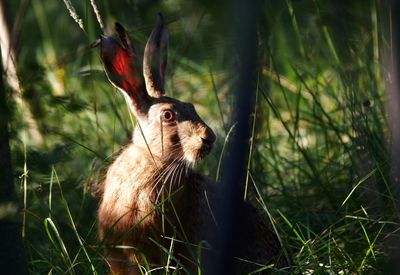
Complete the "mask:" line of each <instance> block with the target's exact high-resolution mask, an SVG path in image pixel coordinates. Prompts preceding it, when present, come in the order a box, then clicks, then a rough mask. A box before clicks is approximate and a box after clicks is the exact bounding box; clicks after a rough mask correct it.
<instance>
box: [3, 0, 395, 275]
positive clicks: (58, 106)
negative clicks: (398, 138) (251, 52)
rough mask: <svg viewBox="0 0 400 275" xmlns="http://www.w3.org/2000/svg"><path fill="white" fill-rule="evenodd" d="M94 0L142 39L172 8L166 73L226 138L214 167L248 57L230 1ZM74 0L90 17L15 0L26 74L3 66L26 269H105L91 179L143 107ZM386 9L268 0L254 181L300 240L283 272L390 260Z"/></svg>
mask: <svg viewBox="0 0 400 275" xmlns="http://www.w3.org/2000/svg"><path fill="white" fill-rule="evenodd" d="M67 2H68V1H67ZM96 3H97V5H98V8H99V11H100V14H101V16H102V19H103V22H104V25H105V31H106V32H108V31H110V30H111V28H112V26H113V24H114V22H115V21H116V20H118V21H119V22H121V23H122V24H123V25H124V26H125V27H127V28H128V31H129V33H130V35H131V36H132V37H133V38H134V39H135V40H136V42H137V45H143V44H144V43H145V41H146V39H147V36H148V34H149V32H150V30H151V28H152V25H153V22H154V19H155V16H156V14H157V12H159V11H162V12H163V13H164V14H165V15H166V16H167V18H168V20H169V21H170V24H169V32H170V47H169V55H170V58H169V65H168V73H167V74H168V77H167V86H166V87H167V90H168V93H169V94H170V95H172V96H174V97H176V98H179V99H180V100H183V101H189V102H193V103H194V104H195V106H196V109H197V111H198V112H199V114H200V115H201V116H202V117H203V118H204V120H205V121H206V122H207V124H209V125H210V126H211V127H212V128H213V129H214V130H215V131H216V133H217V135H218V141H217V146H216V148H215V149H214V151H213V152H212V153H211V155H210V156H209V157H208V158H207V159H206V160H205V161H204V162H203V163H202V164H200V167H199V169H201V170H202V171H204V172H205V173H206V174H208V175H209V176H210V177H212V178H216V179H219V178H220V167H221V166H222V164H221V163H220V160H221V155H222V154H223V152H224V148H225V145H226V144H227V143H229V142H230V138H231V137H232V136H233V135H234V132H235V131H234V124H235V122H234V121H232V119H231V114H232V112H234V111H235V110H233V108H232V106H233V97H232V91H233V90H234V87H232V86H233V83H235V74H232V73H231V72H232V71H233V72H234V71H235V70H236V68H238V66H239V64H238V59H237V48H236V46H235V45H234V44H233V42H232V41H234V40H235V39H234V37H232V36H233V32H232V31H231V30H230V27H231V25H232V21H233V20H235V18H230V17H229V15H230V14H231V13H229V12H225V11H226V10H227V9H229V3H228V2H227V3H226V5H223V4H217V3H219V2H218V1H198V2H196V1H183V0H182V1H181V0H170V1H156V2H153V1H128V0H125V1H106V0H105V1H100V0H97V1H96ZM70 4H71V5H72V6H73V7H74V8H75V10H76V13H77V14H78V15H79V17H80V19H81V20H82V25H83V26H84V30H82V29H81V28H79V26H78V24H77V23H76V22H75V21H74V19H73V18H72V17H71V16H70V15H69V11H68V10H67V8H66V5H65V4H64V3H63V1H61V0H60V1H50V0H48V1H38V0H32V1H29V0H14V1H9V2H7V6H8V9H7V14H8V17H9V21H10V26H9V27H10V28H9V29H10V31H11V41H13V42H16V43H14V44H12V45H13V47H14V50H15V53H16V65H17V68H18V77H19V83H20V88H21V90H22V93H19V91H16V90H15V89H13V86H12V85H10V76H9V75H8V78H6V80H7V79H8V81H9V85H8V86H7V91H6V92H7V99H8V100H7V104H8V108H9V109H10V110H11V117H10V118H9V121H8V126H9V131H10V145H11V154H12V166H13V172H14V181H15V182H16V183H17V184H16V190H17V194H18V198H19V202H20V208H21V217H20V218H21V220H22V221H23V224H22V226H23V228H22V232H23V241H24V246H25V249H26V254H27V261H28V267H29V270H30V271H31V273H32V274H58V273H71V274H86V273H99V274H104V273H105V272H106V271H105V270H106V268H105V265H104V261H103V258H102V256H101V251H102V247H101V244H100V243H99V242H98V240H97V238H96V236H97V235H96V234H97V229H96V211H97V201H96V200H94V199H93V197H92V195H91V189H92V188H91V187H92V186H93V184H96V183H99V182H101V180H102V176H103V173H104V171H105V169H106V167H107V165H108V164H109V163H110V162H111V160H112V159H113V157H114V156H115V154H117V153H118V151H119V149H120V148H121V146H123V145H125V144H127V143H128V142H129V139H130V134H131V129H132V127H133V125H132V123H134V122H132V120H131V118H130V116H129V111H128V108H127V106H126V104H125V102H124V100H123V98H122V96H121V95H120V94H119V93H118V92H117V91H116V90H115V89H114V88H113V87H112V86H111V85H110V84H109V83H108V81H107V79H106V77H105V75H104V73H103V70H102V66H101V63H100V59H99V56H98V52H97V51H96V50H92V49H91V48H90V43H92V42H93V41H95V40H96V38H97V35H98V34H100V33H101V32H102V31H101V29H100V27H99V22H98V20H97V19H96V15H95V13H94V12H93V8H92V6H91V3H90V1H89V0H86V1H71V3H70ZM390 18H391V17H390V9H389V6H388V5H386V4H385V2H384V1H378V0H368V1H364V0H360V1H320V0H315V1H305V0H300V1H291V0H287V1H260V7H259V21H258V25H257V36H258V59H257V60H258V64H257V66H258V67H257V79H256V83H255V86H256V87H257V89H256V96H255V99H254V100H255V102H256V108H255V109H254V112H253V114H252V116H251V118H250V119H251V125H252V133H251V138H250V140H249V143H248V144H249V146H248V151H249V154H250V157H249V161H248V165H247V167H248V171H247V175H246V195H245V196H246V199H248V200H252V201H254V203H255V204H257V205H259V207H260V208H263V209H264V210H265V212H266V213H267V214H268V216H269V217H270V219H271V220H272V221H273V223H274V225H275V227H276V230H277V232H278V234H279V237H280V239H281V241H282V244H283V246H284V249H285V251H287V253H288V254H290V255H292V257H291V263H292V269H290V270H280V271H279V270H278V271H277V272H290V273H294V274H299V273H305V274H311V273H314V272H315V273H317V274H325V273H327V274H350V273H351V274H357V273H360V274H372V273H373V274H379V273H385V274H390V273H392V272H394V268H395V265H394V264H393V263H392V262H391V258H390V255H395V252H396V250H397V248H398V245H399V243H398V228H399V220H398V207H399V201H398V199H397V197H396V193H395V192H394V185H395V184H398V179H397V180H395V179H393V177H392V176H391V159H390V155H391V152H390V150H391V147H390V145H391V135H390V130H389V127H388V125H389V123H388V120H389V117H388V114H387V112H386V110H385V107H386V102H387V92H386V90H387V89H386V86H387V81H390V80H391V77H393V76H392V75H390V73H389V69H388V63H387V62H388V61H389V60H390V50H391V41H392V33H391V32H390V30H391V29H390V26H391V22H390ZM137 50H139V52H140V51H142V50H143V49H141V48H140V47H138V48H137ZM140 55H141V54H140ZM8 72H9V71H8ZM232 129H233V131H232ZM1 209H2V208H0V216H1V211H3V210H1ZM388 272H389V273H388Z"/></svg>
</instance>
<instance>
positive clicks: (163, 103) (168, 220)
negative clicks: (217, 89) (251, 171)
mask: <svg viewBox="0 0 400 275" xmlns="http://www.w3.org/2000/svg"><path fill="white" fill-rule="evenodd" d="M116 30H117V33H118V36H119V40H120V41H117V40H116V39H114V38H112V37H107V36H102V37H101V38H100V40H99V42H98V44H99V45H100V48H101V57H102V60H103V64H104V67H105V70H106V73H107V76H108V78H109V80H110V81H111V82H112V83H113V84H114V86H116V87H117V88H118V89H119V90H121V91H122V92H123V94H124V96H125V98H126V100H127V102H128V103H129V106H130V107H131V111H132V113H133V114H134V115H135V117H136V120H137V124H138V125H137V127H136V129H135V131H134V134H133V138H132V144H130V145H128V146H127V147H126V148H125V149H123V150H122V152H121V153H120V155H119V156H118V157H117V158H116V160H115V161H114V163H113V164H112V165H111V166H110V167H109V169H108V171H107V173H106V177H105V180H104V183H103V186H102V190H103V192H102V194H101V203H100V208H99V214H98V219H99V235H100V238H101V239H102V240H103V241H104V243H105V245H106V259H107V262H108V264H109V265H110V269H111V272H112V273H114V274H117V273H118V274H131V273H132V274H134V273H138V272H139V267H138V266H139V265H143V264H145V263H148V264H150V266H152V265H153V264H154V265H161V264H163V259H165V258H166V255H167V253H166V251H169V253H172V254H173V256H172V257H170V259H173V262H174V263H175V264H178V265H179V266H186V269H185V270H186V271H188V270H189V271H194V270H196V268H197V264H198V257H199V256H204V257H205V258H206V257H212V255H213V254H212V253H215V252H210V251H208V252H204V249H203V250H201V249H200V248H201V247H204V243H202V241H203V240H206V241H208V242H207V243H210V241H211V243H212V237H213V236H214V235H213V234H211V232H215V231H216V227H217V224H218V221H215V218H214V215H213V211H214V210H216V209H217V207H218V203H219V202H220V201H221V200H222V199H223V194H220V193H219V192H220V191H219V188H218V186H217V184H216V183H214V182H212V181H210V180H209V179H207V178H206V177H204V176H203V175H201V174H199V173H197V172H195V171H193V170H192V169H191V168H190V167H191V165H190V164H191V163H194V162H196V161H199V160H201V159H202V158H204V157H205V156H206V155H207V154H208V153H209V152H210V150H211V148H212V145H213V143H214V141H215V135H214V133H213V131H212V130H211V129H210V128H209V127H208V126H207V125H206V124H205V123H204V122H203V121H202V120H201V118H200V117H199V116H198V115H197V113H196V111H195V109H194V106H193V105H192V104H189V103H184V102H181V101H179V100H176V99H173V98H169V97H166V96H164V78H165V67H166V43H167V39H168V34H167V30H166V26H165V24H164V20H163V18H162V16H160V17H159V20H158V22H157V25H156V27H155V28H154V30H153V32H152V33H151V35H150V38H149V41H148V42H147V45H146V48H145V56H144V61H143V75H142V74H141V73H139V71H138V68H139V66H138V65H137V57H136V54H135V51H134V49H133V46H132V43H131V41H130V39H129V37H128V35H127V33H126V31H125V30H124V29H123V28H122V26H121V25H119V24H116ZM238 209H240V212H241V213H240V214H241V215H239V217H241V218H240V220H239V222H238V223H237V224H238V225H237V228H235V229H236V230H235V231H236V233H237V238H235V244H234V245H233V246H232V247H233V254H234V256H236V257H238V258H241V259H245V260H247V261H251V262H255V263H259V264H267V263H270V262H271V261H272V260H274V258H275V257H276V256H277V254H278V245H277V242H276V238H275V236H274V234H273V233H272V232H271V231H270V230H269V228H268V225H267V223H266V222H265V220H264V218H263V217H262V216H261V215H260V214H259V213H258V211H257V210H256V209H255V208H254V207H253V206H251V205H250V204H247V203H245V202H244V203H242V205H241V206H240V207H238ZM199 251H201V252H199ZM199 253H200V254H201V255H199ZM204 257H201V259H204ZM241 263H243V262H240V261H239V263H238V267H240V268H241V270H242V271H243V270H247V271H251V270H254V269H257V268H259V266H257V265H251V264H243V265H242V264H241Z"/></svg>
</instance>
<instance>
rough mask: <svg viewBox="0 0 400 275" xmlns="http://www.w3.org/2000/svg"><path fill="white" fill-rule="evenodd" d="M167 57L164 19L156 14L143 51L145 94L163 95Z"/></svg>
mask: <svg viewBox="0 0 400 275" xmlns="http://www.w3.org/2000/svg"><path fill="white" fill-rule="evenodd" d="M167 57H168V30H167V26H166V24H165V20H164V17H163V15H162V14H161V13H159V14H158V18H157V22H156V25H155V27H154V29H153V31H152V32H151V34H150V37H149V40H148V41H147V44H146V48H145V50H144V58H143V76H144V80H145V83H146V89H147V93H148V94H149V95H150V96H152V97H160V96H162V95H163V94H164V93H165V90H164V83H165V70H166V68H167Z"/></svg>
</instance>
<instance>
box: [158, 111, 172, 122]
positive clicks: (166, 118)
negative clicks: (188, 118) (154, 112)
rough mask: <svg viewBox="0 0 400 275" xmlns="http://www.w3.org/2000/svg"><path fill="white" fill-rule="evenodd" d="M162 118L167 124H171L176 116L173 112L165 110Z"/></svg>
mask: <svg viewBox="0 0 400 275" xmlns="http://www.w3.org/2000/svg"><path fill="white" fill-rule="evenodd" d="M161 118H162V120H163V121H165V122H171V121H173V120H174V119H175V115H174V112H172V110H164V111H163V112H162V114H161Z"/></svg>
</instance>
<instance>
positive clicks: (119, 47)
mask: <svg viewBox="0 0 400 275" xmlns="http://www.w3.org/2000/svg"><path fill="white" fill-rule="evenodd" d="M115 30H116V32H117V34H118V37H119V39H120V41H118V40H116V39H115V38H113V37H108V36H101V37H100V39H99V41H98V42H97V45H99V46H100V54H101V59H102V61H103V65H104V68H105V71H106V74H107V77H108V79H109V80H110V82H111V83H112V84H113V85H114V86H115V87H117V88H118V89H119V90H120V91H122V92H123V93H124V95H125V98H126V99H127V101H128V103H129V104H130V106H131V109H132V111H133V113H134V114H136V115H137V114H139V113H146V111H147V108H148V106H149V100H150V97H149V95H148V94H147V93H146V90H145V89H144V85H143V77H142V75H141V68H140V65H138V64H140V62H138V58H137V56H136V52H135V49H134V47H133V44H132V42H131V40H130V38H129V36H128V33H127V32H126V31H125V29H124V28H123V27H122V26H121V25H120V24H119V23H115Z"/></svg>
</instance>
